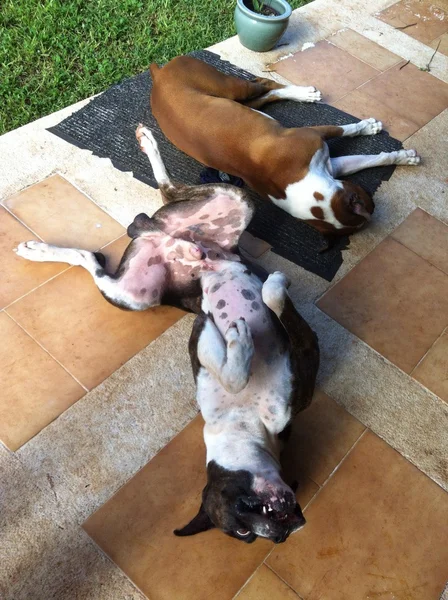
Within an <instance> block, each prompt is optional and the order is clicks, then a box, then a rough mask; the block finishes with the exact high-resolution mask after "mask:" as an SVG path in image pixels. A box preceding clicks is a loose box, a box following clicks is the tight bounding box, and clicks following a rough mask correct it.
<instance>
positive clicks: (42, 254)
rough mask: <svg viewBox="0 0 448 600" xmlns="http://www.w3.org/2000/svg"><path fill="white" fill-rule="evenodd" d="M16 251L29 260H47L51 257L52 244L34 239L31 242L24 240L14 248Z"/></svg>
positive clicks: (18, 254)
mask: <svg viewBox="0 0 448 600" xmlns="http://www.w3.org/2000/svg"><path fill="white" fill-rule="evenodd" d="M14 252H15V253H16V254H17V256H21V257H22V258H26V259H27V260H33V261H35V262H45V261H47V260H48V258H49V253H50V246H49V245H48V244H45V243H44V242H36V241H34V240H32V241H30V242H22V243H21V244H19V245H18V246H17V248H14Z"/></svg>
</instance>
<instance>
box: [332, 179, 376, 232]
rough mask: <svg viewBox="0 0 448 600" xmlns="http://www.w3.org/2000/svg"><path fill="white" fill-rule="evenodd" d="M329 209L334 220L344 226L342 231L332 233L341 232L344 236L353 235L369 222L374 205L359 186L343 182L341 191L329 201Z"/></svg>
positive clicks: (368, 195) (337, 230) (336, 230)
mask: <svg viewBox="0 0 448 600" xmlns="http://www.w3.org/2000/svg"><path fill="white" fill-rule="evenodd" d="M331 208H332V209H333V212H334V216H335V217H336V219H337V220H338V221H339V222H340V223H341V224H342V225H343V226H344V227H343V228H342V229H335V231H334V233H339V232H341V233H343V234H344V235H345V234H347V233H353V232H354V231H356V230H358V229H360V228H361V227H362V226H363V225H364V224H365V223H367V222H368V221H370V219H371V215H372V213H373V211H374V209H375V204H374V203H373V200H372V197H371V196H370V194H368V193H367V192H366V191H365V190H363V189H362V187H361V186H359V185H357V184H356V183H352V182H351V181H344V182H342V189H340V190H338V191H337V192H336V193H335V194H334V196H333V198H332V199H331ZM348 230H351V231H348Z"/></svg>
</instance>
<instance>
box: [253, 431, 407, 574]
mask: <svg viewBox="0 0 448 600" xmlns="http://www.w3.org/2000/svg"><path fill="white" fill-rule="evenodd" d="M360 422H361V421H360ZM364 427H365V429H364V431H363V432H362V433H361V434H360V436H359V437H358V439H357V440H355V442H354V443H353V444H352V445H351V447H350V448H349V449H348V450H347V452H346V453H345V454H344V456H343V457H342V458H341V460H340V461H339V463H338V464H337V465H336V467H335V468H334V469H333V471H332V472H331V473H330V475H329V476H328V477H327V479H326V480H325V481H324V483H323V484H322V485H321V486H319V489H318V490H317V491H316V493H315V494H314V496H313V497H312V498H311V499H310V501H309V502H308V504H307V505H306V506H305V507H304V509H303V510H304V511H305V510H308V508H309V507H310V506H311V504H312V503H313V502H314V501H315V499H316V498H317V497H318V496H319V494H321V492H322V490H323V489H324V487H325V486H326V485H327V483H328V482H329V480H330V479H331V478H332V477H333V475H334V474H335V473H336V471H337V470H338V469H339V467H340V466H341V465H342V463H343V462H345V460H346V458H347V457H348V455H349V454H350V453H351V452H352V450H354V448H355V447H356V446H357V445H358V443H359V442H360V441H361V439H362V438H363V437H364V435H365V434H366V433H367V432H368V431H370V429H369V427H366V426H365V425H364ZM381 439H382V438H381ZM386 443H387V442H386ZM389 445H390V444H389ZM394 450H395V448H394ZM399 454H400V453H399ZM274 549H275V547H274V548H271V550H270V551H269V553H268V555H267V556H266V557H265V558H264V560H263V563H264V564H265V565H266V566H269V565H268V564H267V563H266V561H267V560H268V558H269V557H270V556H271V554H272V553H273V552H274ZM272 570H273V569H272ZM274 573H275V574H276V575H277V573H276V572H275V571H274Z"/></svg>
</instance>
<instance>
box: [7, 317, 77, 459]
mask: <svg viewBox="0 0 448 600" xmlns="http://www.w3.org/2000/svg"><path fill="white" fill-rule="evenodd" d="M0 339H1V344H0V374H1V381H2V391H1V394H0V439H1V441H2V442H3V443H4V444H5V445H6V446H7V447H8V448H9V449H10V450H17V449H18V448H20V446H22V445H23V444H25V443H26V442H27V441H28V440H30V439H31V438H32V437H33V436H35V435H36V434H37V433H39V431H41V430H42V429H43V428H44V427H45V426H46V425H48V424H49V423H51V421H53V420H54V419H56V417H58V416H59V415H60V414H61V413H62V412H63V411H64V410H66V409H67V408H68V407H69V406H71V405H72V404H73V403H74V402H76V401H77V400H79V398H81V397H82V396H84V394H85V390H84V389H83V388H82V387H81V386H80V385H79V384H78V383H77V382H76V381H75V380H74V379H73V378H72V377H71V376H70V375H69V374H68V373H67V372H66V371H65V370H64V369H63V368H62V367H61V366H60V365H58V363H57V362H56V361H55V360H53V359H52V358H51V356H49V355H48V354H47V353H46V352H45V351H44V350H42V348H41V347H40V346H39V345H38V344H36V342H35V341H34V340H32V339H31V338H30V337H29V336H28V335H27V334H26V333H25V332H24V331H23V329H21V328H20V327H19V326H18V325H17V324H16V323H14V321H13V320H12V319H11V318H10V317H9V316H8V315H6V314H5V313H4V312H2V313H0Z"/></svg>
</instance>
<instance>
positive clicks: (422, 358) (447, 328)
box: [409, 325, 448, 398]
mask: <svg viewBox="0 0 448 600" xmlns="http://www.w3.org/2000/svg"><path fill="white" fill-rule="evenodd" d="M447 332H448V325H447V326H446V327H445V329H444V330H443V331H442V333H441V334H440V335H439V337H438V338H437V339H436V340H434V342H433V343H432V345H431V346H430V347H429V348H428V350H427V351H426V352H425V354H424V355H423V356H422V357H421V359H420V360H419V361H418V363H417V364H416V365H415V367H414V368H413V369H412V371H411V372H410V373H409V375H410V376H411V377H413V373H414V371H415V370H416V369H417V367H419V366H420V365H421V363H422V362H423V361H424V360H425V358H426V357H427V356H428V354H429V353H430V352H431V350H432V349H433V348H434V346H435V345H436V344H437V342H438V341H439V340H440V339H441V338H442V337H443V336H444V335H445V334H446V333H447ZM413 379H416V378H415V377H413ZM416 381H418V382H419V383H420V384H421V385H423V384H422V383H421V381H419V380H418V379H416ZM423 387H426V386H424V385H423ZM426 389H429V388H426ZM429 391H430V392H431V391H432V390H429ZM432 393H433V394H434V393H435V392H432ZM436 396H437V394H436ZM438 397H439V396H437V398H438Z"/></svg>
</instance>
